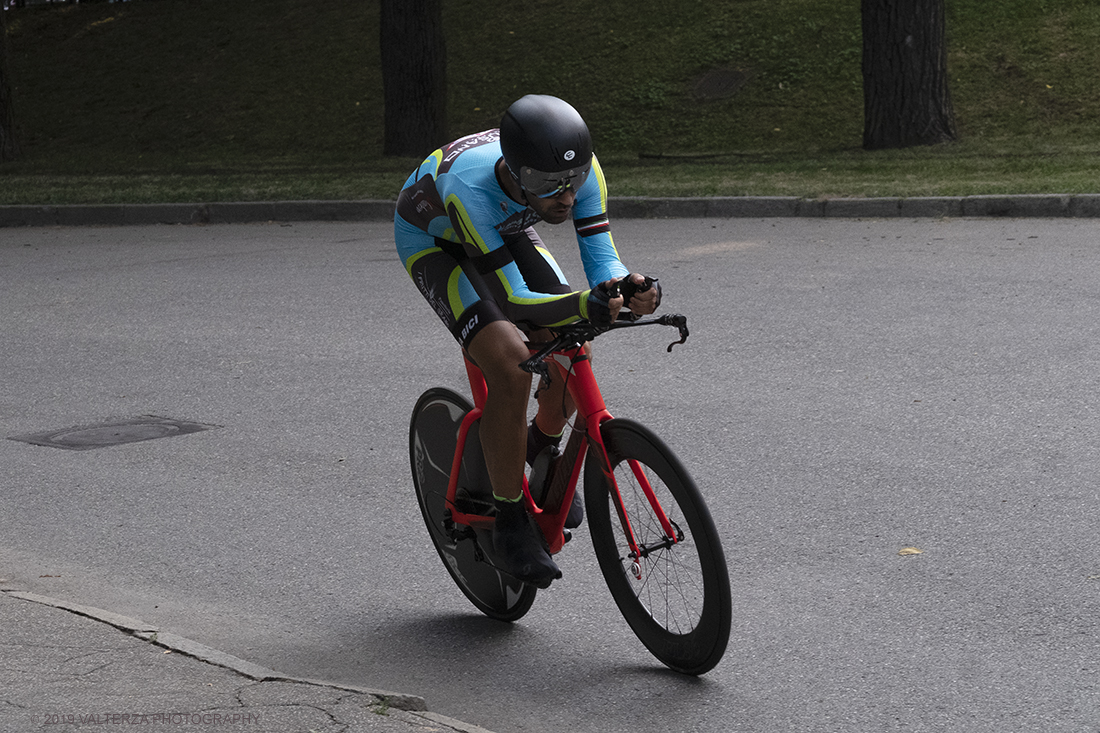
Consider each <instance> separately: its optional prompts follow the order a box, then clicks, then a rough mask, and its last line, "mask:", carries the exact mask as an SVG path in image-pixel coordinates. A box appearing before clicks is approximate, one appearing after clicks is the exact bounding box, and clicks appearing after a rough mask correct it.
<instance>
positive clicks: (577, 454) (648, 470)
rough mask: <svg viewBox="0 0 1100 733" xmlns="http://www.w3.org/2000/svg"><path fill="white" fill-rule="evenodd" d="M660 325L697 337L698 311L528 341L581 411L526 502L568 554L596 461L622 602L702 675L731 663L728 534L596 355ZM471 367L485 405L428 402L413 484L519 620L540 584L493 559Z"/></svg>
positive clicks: (602, 558) (495, 604)
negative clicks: (615, 399)
mask: <svg viewBox="0 0 1100 733" xmlns="http://www.w3.org/2000/svg"><path fill="white" fill-rule="evenodd" d="M655 324H657V325H666V326H675V327H676V328H678V329H679V331H680V341H679V342H677V343H683V342H684V341H686V340H687V336H688V330H687V319H686V318H685V317H684V316H680V315H666V316H661V317H659V318H652V319H639V320H622V321H617V322H615V323H614V324H612V326H611V327H610V328H598V327H595V326H593V325H592V324H590V323H588V322H586V321H581V322H577V323H574V324H570V325H568V326H564V327H560V328H556V329H553V335H554V338H553V340H552V341H550V342H549V343H543V344H530V345H529V347H530V349H531V353H532V356H531V358H530V359H528V360H527V361H525V362H524V363H523V365H522V367H523V368H524V369H525V370H527V371H529V372H532V373H536V374H541V375H543V376H547V377H548V376H551V375H553V378H559V379H565V380H567V381H566V386H567V388H568V390H569V393H570V394H571V395H572V397H573V399H574V400H575V401H576V405H577V415H576V418H575V419H574V423H573V425H572V431H571V433H570V435H569V439H568V441H567V442H566V445H565V450H564V452H562V454H561V455H560V456H558V457H557V458H556V459H555V463H554V464H553V466H552V467H551V470H550V471H548V472H547V475H548V477H549V478H547V479H546V480H545V481H536V480H534V477H532V480H531V481H528V480H527V479H525V480H524V500H525V501H526V503H527V507H528V509H529V510H530V511H531V513H532V514H533V515H534V517H535V520H536V522H537V524H538V526H539V528H540V529H541V530H542V533H543V536H544V537H545V540H546V544H547V546H548V548H549V551H550V553H551V554H554V553H557V552H560V551H561V549H562V547H563V546H564V544H565V543H566V542H568V541H569V539H570V532H569V530H567V529H565V519H566V516H567V514H568V512H569V507H570V505H571V504H572V501H573V496H574V493H575V492H576V490H577V483H578V480H579V479H580V476H581V472H582V469H583V472H584V499H585V505H586V513H587V521H588V527H589V533H590V534H591V536H592V544H593V546H594V548H595V551H596V557H597V559H598V561H599V565H600V569H601V571H602V572H603V576H604V579H605V581H606V583H607V587H608V588H609V589H610V591H611V595H612V596H613V597H614V599H615V602H616V603H617V605H618V607H619V610H620V611H621V612H622V614H623V616H624V617H625V618H626V621H627V622H628V623H629V624H630V627H631V628H632V629H633V631H634V633H635V634H636V635H637V636H638V638H639V639H640V640H641V641H642V643H643V644H645V646H646V647H647V648H648V649H649V650H650V652H652V653H653V655H654V656H656V657H657V658H658V659H659V660H661V662H663V663H664V664H666V665H668V666H669V667H671V668H672V669H674V670H677V671H680V672H683V673H686V674H695V675H698V674H702V673H704V672H707V671H708V670H710V669H712V668H713V667H714V666H715V665H716V664H718V662H719V660H720V659H721V658H722V655H723V653H724V652H725V649H726V644H727V642H728V641H729V633H730V622H731V617H732V603H731V600H730V586H729V575H728V572H727V570H726V560H725V556H724V554H723V552H722V545H721V542H720V540H719V537H718V532H717V530H716V529H715V526H714V522H713V520H712V519H711V516H710V512H709V511H708V510H707V507H706V504H705V503H704V501H703V498H702V496H701V494H700V493H699V490H698V488H697V487H696V486H695V483H694V481H692V479H691V476H690V475H689V474H688V472H687V470H686V469H685V468H684V466H683V465H682V464H681V463H680V461H679V460H678V459H677V458H676V456H675V455H674V454H673V453H672V451H671V450H670V449H669V448H668V446H666V445H665V444H664V442H662V441H661V440H660V439H659V438H658V437H657V436H655V435H654V434H653V433H652V432H650V431H649V430H648V429H647V428H645V427H644V426H642V425H640V424H638V423H636V422H634V421H632V420H626V419H621V418H612V416H611V413H609V412H608V410H607V407H606V406H605V405H604V401H603V397H602V395H601V394H600V390H599V387H598V386H597V384H596V378H595V375H594V374H593V372H592V367H591V364H590V363H589V360H588V356H587V355H586V353H585V350H584V344H585V343H586V342H588V341H591V340H593V339H595V338H596V337H597V336H599V335H601V334H602V333H604V332H606V331H610V330H617V329H622V328H633V327H638V326H645V325H655ZM674 345H675V344H671V345H669V347H668V350H669V351H671V350H672V347H673V346H674ZM466 371H467V375H468V377H469V382H470V389H471V391H472V393H473V397H474V404H470V402H469V401H468V400H467V399H466V398H465V397H463V396H461V395H459V394H458V393H456V392H453V391H451V390H449V389H445V388H441V387H437V388H433V389H429V390H428V391H427V392H425V393H424V394H423V395H422V396H421V397H420V399H419V401H418V402H417V403H416V407H415V408H414V410H413V414H412V422H411V425H410V429H409V453H410V457H411V461H412V473H413V483H414V485H415V487H416V495H417V499H418V501H419V503H420V510H421V512H422V513H423V515H424V521H425V522H426V523H427V525H428V532H429V533H430V535H431V538H432V542H433V543H435V547H436V550H437V551H438V552H439V556H440V558H442V560H443V564H444V565H445V566H446V567H447V570H448V572H450V574H451V577H452V578H453V579H454V581H455V583H456V584H457V585H458V587H459V588H460V589H461V590H462V592H463V593H464V594H465V595H466V597H467V598H469V600H470V601H471V602H472V603H473V604H474V605H475V606H476V607H477V608H478V609H480V610H481V611H482V612H483V613H485V614H486V615H488V616H490V617H492V618H495V619H500V620H502V621H514V620H516V619H518V618H520V617H521V616H523V615H524V614H525V613H527V611H528V610H529V609H530V608H531V604H532V603H534V600H535V594H536V592H537V589H536V588H534V587H533V586H531V585H527V584H525V583H523V582H521V581H518V580H516V579H515V578H513V577H512V576H510V575H507V574H506V573H504V572H503V571H501V570H499V569H498V568H497V567H496V566H495V565H494V563H493V557H492V546H493V545H492V539H491V537H492V535H491V533H492V528H493V522H494V517H493V499H492V488H491V486H490V484H489V477H488V473H487V471H486V469H485V461H484V458H483V456H482V452H481V442H480V440H479V437H478V425H479V423H478V420H479V418H480V417H481V408H482V405H484V403H485V397H486V394H487V392H486V387H485V380H484V378H483V377H482V375H481V372H480V370H479V369H478V368H477V367H476V366H475V365H474V364H472V363H470V362H469V361H468V360H467V361H466ZM538 463H539V462H538V461H536V465H538ZM533 473H538V472H533ZM537 484H541V485H537Z"/></svg>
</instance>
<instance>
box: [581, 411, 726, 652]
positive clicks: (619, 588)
mask: <svg viewBox="0 0 1100 733" xmlns="http://www.w3.org/2000/svg"><path fill="white" fill-rule="evenodd" d="M600 434H601V436H602V437H603V441H604V445H605V446H606V447H607V453H608V458H609V459H610V462H611V469H612V472H613V473H614V476H615V483H616V484H617V485H618V491H619V495H620V496H621V497H622V504H623V509H624V510H625V512H626V516H627V517H628V518H629V522H630V527H631V528H632V530H633V532H634V535H635V538H636V540H637V544H638V547H639V548H640V552H639V553H633V552H632V551H631V549H630V546H629V543H628V541H627V537H626V534H625V531H624V529H623V523H622V521H621V519H620V518H619V515H618V510H617V508H616V505H615V503H614V501H613V498H612V495H611V491H609V486H608V481H607V479H606V477H605V475H604V473H603V471H602V470H601V468H600V465H599V464H600V459H599V456H597V455H595V453H594V451H590V452H589V454H588V458H587V461H586V465H585V472H584V484H585V489H584V491H585V504H586V505H587V510H588V526H589V532H590V533H591V535H592V544H593V545H594V546H595V549H596V557H597V559H598V560H599V563H600V569H601V570H602V571H603V575H604V579H605V580H606V581H607V587H608V588H609V589H610V591H611V595H612V596H613V597H614V598H615V602H616V603H617V604H618V606H619V610H620V611H621V612H622V614H623V616H624V617H625V618H626V620H627V623H629V624H630V627H631V629H633V630H634V633H635V634H637V636H638V638H639V639H640V640H641V641H642V643H643V644H645V646H646V647H647V648H648V649H649V650H650V651H651V652H652V653H653V655H654V656H656V657H657V658H658V659H660V660H661V661H662V662H663V663H665V664H666V665H668V666H669V667H671V668H672V669H675V670H677V671H679V672H684V673H686V674H702V673H704V672H707V671H708V670H710V669H712V668H713V667H714V666H715V665H716V664H718V662H719V660H720V659H721V658H722V655H723V653H725V650H726V644H727V643H728V641H729V634H730V621H731V617H732V613H733V612H732V604H731V601H730V584H729V573H728V571H727V569H726V560H725V555H724V554H723V552H722V545H721V542H720V540H719V537H718V531H717V530H716V529H715V526H714V522H713V520H712V519H711V516H710V512H709V511H708V510H707V507H706V505H705V504H704V502H703V498H702V496H701V495H700V493H699V490H698V488H696V486H695V483H694V482H693V481H692V479H691V476H689V475H688V472H687V471H686V470H685V469H684V467H683V465H682V464H681V463H680V461H679V460H678V459H677V458H676V456H675V455H674V454H673V453H672V451H671V450H669V448H668V447H667V446H666V445H665V444H664V443H663V442H662V441H661V440H660V439H659V438H657V437H656V436H655V435H653V433H651V432H650V431H649V430H648V429H647V428H645V427H643V426H642V425H639V424H638V423H636V422H633V421H631V420H621V419H615V420H609V421H607V422H605V423H604V424H603V425H602V426H601V429H600ZM643 481H646V482H648V483H649V485H650V486H652V487H653V493H654V495H655V498H656V500H657V502H658V503H659V504H660V506H661V508H662V509H663V510H664V512H665V514H666V515H667V517H668V519H669V521H670V522H671V525H672V534H673V535H675V536H674V537H670V536H668V535H667V534H666V532H665V531H664V530H663V529H662V525H661V522H660V521H659V520H658V516H657V514H656V513H655V510H654V509H653V506H652V503H651V501H650V499H649V498H648V497H647V496H646V493H645V491H644V489H643V483H642V482H643Z"/></svg>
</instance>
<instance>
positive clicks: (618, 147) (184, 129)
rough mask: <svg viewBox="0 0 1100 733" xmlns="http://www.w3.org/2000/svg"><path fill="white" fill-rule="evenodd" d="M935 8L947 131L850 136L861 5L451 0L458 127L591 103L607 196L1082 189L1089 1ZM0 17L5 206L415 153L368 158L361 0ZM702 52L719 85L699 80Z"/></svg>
mask: <svg viewBox="0 0 1100 733" xmlns="http://www.w3.org/2000/svg"><path fill="white" fill-rule="evenodd" d="M948 13H949V15H948V42H949V70H950V73H951V84H952V94H953V98H954V102H955V107H956V113H957V122H958V127H959V132H960V140H959V142H957V143H954V144H950V145H944V146H937V147H929V148H919V149H910V150H903V151H885V152H875V153H867V152H864V151H862V150H861V149H860V147H859V146H860V141H861V135H862V91H861V80H860V71H859V65H860V19H859V10H858V3H855V2H843V3H823V2H820V1H819V0H728V1H726V2H721V3H715V2H701V1H696V0H676V1H674V2H668V0H665V1H664V2H655V1H653V0H600V2H598V3H593V2H580V1H579V0H560V1H559V2H555V3H550V2H543V1H541V0H528V1H527V2H523V3H500V2H489V1H487V0H447V2H446V3H445V22H446V24H447V27H448V59H449V61H448V77H449V79H448V81H449V89H450V97H449V119H450V127H451V137H456V136H458V135H460V134H463V133H466V132H471V131H476V130H480V129H485V128H488V127H493V126H495V125H496V123H497V120H498V119H499V117H500V114H501V112H502V111H503V110H504V108H506V107H507V105H508V104H509V103H510V102H511V101H512V100H513V99H515V98H517V97H519V96H521V95H522V94H525V93H528V92H541V93H549V94H557V95H560V96H562V97H564V98H566V99H568V100H570V101H571V102H572V103H573V104H574V105H575V106H577V108H578V109H580V110H581V112H582V114H584V115H585V118H586V119H587V120H588V122H589V125H590V127H591V128H592V131H593V135H594V137H595V140H596V150H597V152H598V153H599V155H600V157H601V160H602V161H603V162H604V166H605V168H606V170H607V172H608V178H609V181H610V185H611V192H612V194H613V195H671V196H688V195H723V196H730V195H750V194H753V195H777V194H780V195H797V196H806V197H819V196H904V195H952V194H977V193H1051V192H1056V193H1094V192H1097V191H1098V185H1097V181H1096V174H1095V171H1096V170H1097V169H1098V167H1100V165H1098V164H1100V126H1098V125H1097V120H1100V95H1097V94H1096V93H1095V89H1094V87H1095V79H1097V78H1100V52H1097V50H1096V49H1097V48H1100V4H1098V3H1096V2H1095V1H1094V0H1059V1H1058V2H1055V1H1054V0H1027V1H1024V0H1002V1H1000V2H992V0H955V1H953V2H949V3H948ZM6 18H7V25H8V45H9V56H10V59H9V63H10V67H11V73H12V76H13V78H14V82H15V83H14V94H15V103H16V116H17V119H18V123H19V136H20V140H21V142H22V145H23V157H22V158H21V159H20V160H19V161H17V162H15V163H12V164H5V165H3V166H0V203H34V204H45V203H49V204H58V203H94V202H156V201H217V200H270V199H313V198H322V199H348V198H352V199H358V198H392V197H394V196H395V194H396V191H397V189H398V188H399V187H400V184H401V182H402V181H403V180H404V178H405V176H406V175H407V173H408V171H409V170H411V168H412V166H413V165H415V163H416V162H417V161H415V160H413V159H394V158H384V157H382V156H381V155H380V149H381V137H382V129H381V124H382V109H381V78H380V74H379V64H378V6H377V2H374V1H373V0H324V1H321V0H314V1H313V2H302V1H301V0H299V1H298V2H290V0H133V1H132V2H128V3H115V4H83V5H61V4H58V5H51V6H36V7H31V8H26V9H22V10H16V11H9V12H8V13H7V16H6ZM715 70H718V71H719V72H720V73H721V74H723V75H724V77H725V78H726V79H727V81H731V82H733V81H736V82H737V83H738V84H739V86H736V90H735V93H733V94H732V96H728V97H726V98H720V99H714V98H709V97H706V96H701V95H700V90H701V87H700V86H699V84H700V80H702V79H703V78H704V76H705V75H707V74H708V72H709V73H714V72H715ZM440 142H444V141H440ZM424 152H425V154H427V153H428V152H430V151H428V150H425V151H424Z"/></svg>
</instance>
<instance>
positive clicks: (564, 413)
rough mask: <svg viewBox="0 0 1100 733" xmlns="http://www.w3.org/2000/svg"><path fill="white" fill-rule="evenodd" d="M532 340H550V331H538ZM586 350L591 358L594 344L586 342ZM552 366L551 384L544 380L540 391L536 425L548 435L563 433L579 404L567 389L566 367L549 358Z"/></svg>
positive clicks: (548, 361)
mask: <svg viewBox="0 0 1100 733" xmlns="http://www.w3.org/2000/svg"><path fill="white" fill-rule="evenodd" d="M530 338H531V340H532V341H549V340H550V338H551V335H550V332H549V331H536V332H534V333H532V334H531V335H530ZM584 351H585V353H586V354H588V356H589V358H591V357H592V344H585V345H584ZM547 363H549V364H550V365H551V366H552V370H553V371H552V377H551V379H550V384H549V385H547V384H546V383H545V382H543V384H542V385H540V386H539V391H538V404H539V408H538V412H537V413H536V414H535V425H537V426H538V429H539V430H541V431H542V432H543V433H544V434H546V435H561V433H562V431H563V430H565V426H566V424H568V422H569V420H570V419H571V418H572V417H573V413H574V412H576V411H577V405H576V404H575V403H574V402H573V397H572V395H570V394H569V391H568V390H567V389H566V387H565V384H566V372H565V369H564V367H562V366H561V365H560V364H558V363H557V362H555V361H550V360H547Z"/></svg>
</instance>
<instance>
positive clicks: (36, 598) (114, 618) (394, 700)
mask: <svg viewBox="0 0 1100 733" xmlns="http://www.w3.org/2000/svg"><path fill="white" fill-rule="evenodd" d="M0 592H2V593H5V594H6V595H9V596H11V597H12V598H19V599H21V600H24V601H31V602H32V603H38V604H41V605H43V606H50V607H51V608H58V609H62V610H65V611H69V612H71V613H75V614H78V615H80V616H85V617H87V618H90V619H94V620H96V621H100V622H102V623H105V624H107V625H109V626H113V627H115V628H116V629H119V630H120V631H124V632H126V633H128V634H130V635H131V636H135V637H137V638H139V639H142V640H144V641H148V642H150V643H151V644H155V645H157V646H159V647H163V648H165V649H170V650H172V651H173V652H177V653H179V654H183V655H185V656H188V657H193V658H195V659H198V660H201V661H203V662H206V663H207V664H212V665H214V666H216V667H224V668H225V669H229V670H232V671H233V672H236V673H237V674H239V675H241V676H243V677H247V678H249V679H251V680H255V681H257V682H296V683H299V684H303V685H313V686H315V687H327V688H331V689H335V690H346V691H348V692H356V693H360V694H363V695H371V696H373V697H376V698H378V699H379V700H381V701H383V702H385V703H386V704H387V705H388V706H390V707H392V708H396V709H398V710H405V711H411V712H418V713H424V712H425V711H427V710H428V705H427V702H426V701H425V700H424V698H422V697H420V696H418V695H408V694H405V693H402V692H390V691H388V690H375V689H371V688H367V687H356V686H353V685H339V684H333V683H329V682H323V681H320V680H310V679H303V678H299V677H292V676H290V675H285V674H282V673H280V672H276V671H275V670H272V669H268V668H267V667H261V666H260V665H258V664H253V663H252V662H248V661H246V660H244V659H240V658H238V657H234V656H232V655H231V654H226V653H225V652H221V651H218V650H217V649H212V648H210V647H208V646H204V645H203V644H199V643H198V642H195V641H191V640H190V639H186V638H184V637H182V636H177V635H176V634H171V633H165V632H162V631H160V630H159V629H158V628H157V627H156V626H155V625H153V624H148V623H145V622H144V621H139V620H137V619H133V618H130V617H129V616H121V615H119V614H117V613H111V612H110V611H105V610H103V609H101V608H93V607H91V606H83V605H80V604H78V603H69V602H68V601H63V600H59V599H57V598H50V597H48V596H42V595H38V594H37V593H27V592H24V591H15V590H2V591H0ZM432 715H433V716H434V717H437V718H443V717H444V716H438V715H434V714H432ZM447 720H450V719H449V718H448V719H447ZM438 722H443V721H442V720H440V721H438ZM453 723H459V721H453ZM449 725H451V727H453V728H456V730H465V729H474V728H470V726H469V725H468V724H466V723H462V724H461V725H464V726H467V728H465V729H464V728H461V727H458V726H456V725H454V724H449Z"/></svg>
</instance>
